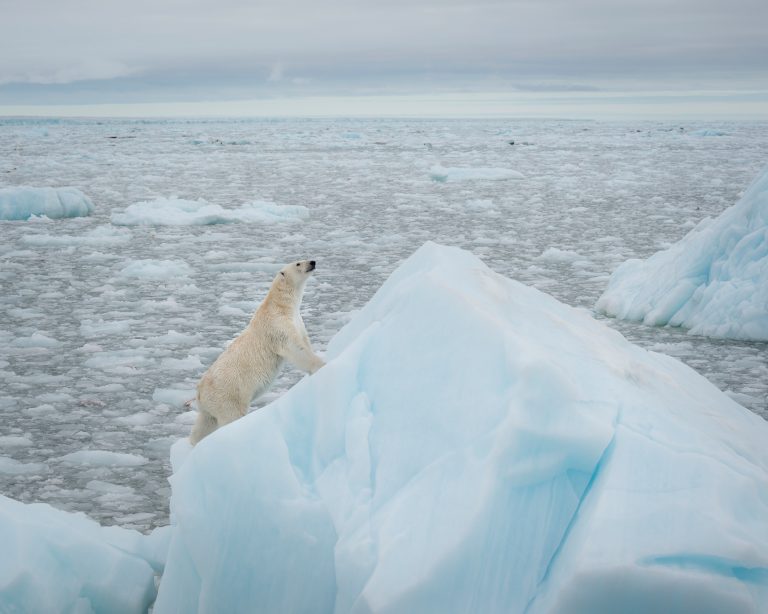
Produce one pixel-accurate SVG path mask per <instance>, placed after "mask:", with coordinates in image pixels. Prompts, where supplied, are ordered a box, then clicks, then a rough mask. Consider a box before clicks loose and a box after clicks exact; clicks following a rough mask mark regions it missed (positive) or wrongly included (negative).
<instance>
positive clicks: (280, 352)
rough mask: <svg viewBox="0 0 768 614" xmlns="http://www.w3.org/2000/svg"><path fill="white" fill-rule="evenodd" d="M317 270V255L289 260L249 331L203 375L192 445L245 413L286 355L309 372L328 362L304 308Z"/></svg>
mask: <svg viewBox="0 0 768 614" xmlns="http://www.w3.org/2000/svg"><path fill="white" fill-rule="evenodd" d="M314 270H315V261H314V260H301V261H299V262H293V263H291V264H288V265H286V266H285V267H284V268H283V269H282V270H281V271H280V272H279V273H278V274H277V275H276V276H275V279H274V281H273V282H272V286H271V287H270V288H269V292H268V293H267V296H266V298H265V299H264V301H263V302H262V303H261V305H260V306H259V308H258V309H257V310H256V313H254V314H253V317H252V318H251V321H250V322H249V324H248V326H247V327H246V328H245V330H244V331H243V332H242V333H240V335H238V337H237V338H236V339H235V340H234V341H233V342H232V343H231V344H230V345H229V347H227V349H225V350H224V351H223V352H222V353H221V355H220V356H219V357H218V358H217V359H216V361H215V362H214V363H213V364H212V365H211V366H210V368H209V369H208V370H207V371H206V372H205V373H204V374H203V377H202V378H200V382H199V383H198V384H197V410H198V414H197V420H196V422H195V425H194V426H193V427H192V432H191V434H190V436H189V440H190V443H192V445H195V444H196V443H197V442H199V441H200V440H201V439H202V438H203V437H205V436H206V435H209V434H210V433H212V432H213V431H215V430H216V429H217V428H218V427H220V426H223V425H225V424H229V423H230V422H232V421H233V420H237V419H238V418H241V417H242V416H244V415H245V413H246V411H247V410H248V406H249V405H250V403H251V401H252V400H253V399H254V398H256V397H257V396H259V395H261V394H263V393H264V392H266V391H267V390H268V389H269V387H270V386H271V384H272V382H273V381H274V379H275V377H276V376H277V374H278V372H279V371H280V367H281V366H282V364H283V362H285V361H286V360H287V361H288V362H290V363H292V364H293V365H295V366H296V367H298V368H299V369H302V370H303V371H306V372H308V373H314V372H315V371H317V370H318V369H319V368H320V367H322V366H323V365H324V364H325V363H324V362H323V360H322V359H321V358H320V357H319V356H317V355H316V354H315V353H314V352H313V351H312V346H311V345H310V343H309V337H308V336H307V329H306V328H304V321H303V320H302V318H301V313H300V308H301V299H302V296H303V295H304V286H305V285H306V283H307V280H308V279H309V277H310V275H311V274H312V272H313V271H314Z"/></svg>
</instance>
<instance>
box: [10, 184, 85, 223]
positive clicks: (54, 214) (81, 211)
mask: <svg viewBox="0 0 768 614" xmlns="http://www.w3.org/2000/svg"><path fill="white" fill-rule="evenodd" d="M91 213H93V203H92V202H91V199H90V198H88V197H87V196H86V195H85V194H83V193H82V192H81V191H80V190H78V189H77V188H31V187H28V186H17V187H12V188H0V220H28V219H29V218H31V217H32V216H35V215H45V216H47V217H49V218H60V217H81V216H85V215H90V214H91Z"/></svg>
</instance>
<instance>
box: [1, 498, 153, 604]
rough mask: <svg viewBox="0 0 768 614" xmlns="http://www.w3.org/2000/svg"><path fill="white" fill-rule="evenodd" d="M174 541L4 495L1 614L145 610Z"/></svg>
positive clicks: (2, 500) (2, 504) (2, 512)
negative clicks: (168, 550) (27, 503)
mask: <svg viewBox="0 0 768 614" xmlns="http://www.w3.org/2000/svg"><path fill="white" fill-rule="evenodd" d="M167 539H168V531H167V528H163V529H156V530H155V532H154V533H153V534H152V535H149V536H145V535H142V534H141V533H139V532H138V531H132V530H129V529H122V528H120V527H101V526H99V524H98V523H96V522H95V521H93V520H91V519H89V518H87V517H86V516H85V515H84V514H71V513H68V512H63V511H61V510H57V509H55V508H53V507H51V506H50V505H47V504H44V503H35V504H30V505H25V504H23V503H20V502H18V501H14V500H12V499H8V498H7V497H3V496H2V495H0V544H2V547H1V548H0V551H1V552H2V553H1V554H0V612H45V613H46V614H55V613H56V612H62V613H64V612H67V613H70V612H78V613H80V612H81V613H83V614H86V613H87V612H105V613H106V612H109V613H110V614H119V613H122V612H125V613H126V614H128V613H133V612H136V613H138V612H145V611H146V610H147V608H148V607H149V605H150V604H151V603H152V601H153V599H154V598H155V593H156V590H155V575H156V574H158V573H160V572H161V571H162V566H163V561H164V558H165V553H166V551H167V543H168V541H167Z"/></svg>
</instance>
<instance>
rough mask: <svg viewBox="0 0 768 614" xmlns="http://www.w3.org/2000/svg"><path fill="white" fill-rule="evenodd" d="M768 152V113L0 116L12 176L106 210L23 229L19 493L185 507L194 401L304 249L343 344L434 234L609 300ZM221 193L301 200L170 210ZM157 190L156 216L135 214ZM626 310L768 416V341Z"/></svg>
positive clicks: (132, 508)
mask: <svg viewBox="0 0 768 614" xmlns="http://www.w3.org/2000/svg"><path fill="white" fill-rule="evenodd" d="M512 142H514V144H510V143H512ZM766 161H768V124H766V123H729V122H716V123H705V122H695V123H694V122H691V123H684V124H679V123H658V122H654V123H650V122H648V123H642V122H631V123H597V122H565V121H519V122H516V121H508V120H494V121H465V120H429V121H427V120H387V121H383V120H381V121H378V120H354V121H353V120H348V121H347V120H275V121H266V120H254V121H222V122H219V121H138V120H137V121H128V120H121V121H109V120H99V121H95V120H94V121H85V120H83V121H74V120H73V121H48V122H46V121H26V120H0V188H10V187H15V186H32V187H39V188H46V187H53V188H56V187H63V186H67V187H74V188H77V189H79V190H81V191H82V192H83V193H84V194H85V195H87V196H88V197H89V198H90V199H91V201H92V202H93V205H94V210H93V212H92V214H91V215H90V216H89V217H79V218H68V219H57V220H45V219H42V220H41V219H39V218H33V219H32V220H30V221H13V222H0V414H2V429H0V492H1V493H2V494H5V495H7V496H10V497H13V498H15V499H18V500H21V501H24V502H33V501H44V502H48V503H51V504H53V505H55V506H56V507H59V508H61V509H66V510H78V511H84V512H87V513H88V514H89V515H91V516H92V517H93V518H95V519H96V520H98V521H99V522H101V523H102V524H119V525H122V526H126V527H131V528H138V529H141V530H147V529H150V528H151V527H154V526H158V525H164V524H167V522H168V495H169V486H168V483H167V477H168V476H169V474H170V465H169V460H168V450H169V447H170V445H171V443H173V442H174V441H175V440H176V439H177V438H179V437H182V436H185V435H187V434H188V432H189V428H190V425H191V422H192V420H193V418H194V415H193V412H189V411H187V409H186V408H185V407H184V401H185V400H186V399H188V398H191V397H192V396H193V389H194V386H195V383H196V381H197V378H198V377H199V375H200V374H201V373H202V372H203V371H204V370H205V368H206V367H207V366H208V365H209V364H210V363H211V362H212V361H213V359H214V358H215V357H216V356H217V355H218V353H219V352H220V351H221V349H222V348H223V347H224V346H225V344H226V342H227V341H228V340H230V339H231V338H232V337H233V336H234V335H235V334H237V333H238V332H239V331H240V330H241V329H242V328H243V327H244V326H245V324H246V323H247V321H248V319H249V317H250V314H251V312H252V311H253V309H255V307H256V306H257V305H258V303H259V301H260V300H261V298H263V296H264V293H265V291H266V289H267V287H268V285H269V283H270V281H271V278H272V276H273V275H274V273H275V271H276V270H277V269H278V268H279V267H280V266H281V265H282V264H284V263H285V262H289V261H291V260H295V259H299V258H312V259H315V260H317V262H318V268H317V273H316V276H315V278H314V279H312V280H311V281H310V282H309V284H308V285H307V291H306V295H305V301H304V309H303V312H304V319H305V322H306V324H307V328H308V330H309V334H310V337H311V338H312V341H313V344H314V345H315V346H316V347H317V348H318V349H319V350H320V351H322V350H324V348H325V346H326V345H327V343H328V341H329V340H330V339H331V337H332V336H333V335H334V334H335V333H336V332H337V331H338V330H339V329H340V328H341V326H342V325H343V324H344V323H346V322H347V321H348V320H349V318H350V314H351V313H352V312H354V311H355V310H357V309H360V308H361V307H362V306H363V305H364V304H365V303H366V302H367V301H368V299H369V298H370V297H371V296H372V295H373V293H374V292H375V290H376V289H377V288H378V287H379V286H380V285H381V284H382V282H383V281H384V280H385V279H386V278H387V276H388V275H389V274H390V273H391V272H392V271H393V270H394V269H395V268H396V266H397V265H398V263H400V262H401V261H402V260H403V259H405V258H406V257H408V256H409V255H410V254H411V253H412V252H413V251H414V250H415V249H416V248H418V247H419V246H420V245H422V244H423V243H424V242H425V241H427V240H433V241H436V242H439V243H442V244H445V245H455V246H459V247H462V248H464V249H468V250H470V251H472V252H473V253H474V254H476V255H477V256H479V257H480V258H481V259H483V260H484V261H485V262H486V263H487V264H488V265H489V266H490V267H491V268H492V269H495V270H496V271H498V272H500V273H502V274H504V275H505V276H507V277H511V278H513V279H517V280H519V281H521V282H523V283H526V284H530V285H533V286H535V287H537V288H539V289H541V290H544V291H546V292H548V293H550V294H552V295H553V296H555V297H556V298H557V299H559V300H561V301H564V302H565V303H568V304H570V305H573V306H579V307H583V308H585V309H588V310H590V311H592V310H593V307H594V304H595V301H596V300H597V298H598V297H599V296H600V294H601V293H602V291H603V290H604V288H605V285H606V282H607V280H608V276H609V275H610V273H611V271H613V269H614V268H615V267H616V266H617V265H619V264H620V263H622V262H623V261H625V260H626V259H628V258H647V257H649V256H650V255H651V254H653V253H655V252H657V251H659V250H660V249H663V248H666V247H668V246H669V245H671V244H672V243H674V242H676V241H678V240H679V239H680V238H681V237H682V236H684V235H685V233H686V232H688V231H689V230H690V229H691V228H692V227H693V226H694V225H695V224H696V223H698V222H699V221H700V220H702V219H703V218H705V217H707V216H716V215H718V214H720V213H721V212H722V211H723V210H724V209H725V208H726V207H729V206H731V205H732V204H733V203H734V202H735V201H736V200H737V199H738V196H739V194H740V193H741V192H742V191H743V190H744V189H746V187H747V185H748V184H749V182H750V181H751V179H752V178H753V177H754V176H755V174H756V173H757V172H758V171H759V170H760V169H761V168H762V167H763V166H764V164H765V163H766ZM435 169H442V170H440V173H439V174H438V175H439V176H437V177H436V171H435ZM443 175H445V178H444V177H443ZM201 199H202V201H204V202H205V203H207V204H209V205H210V207H212V208H215V211H216V212H217V217H215V218H211V220H214V219H215V220H220V216H218V214H220V213H221V211H222V210H224V211H232V212H237V211H241V210H242V207H243V204H244V203H270V207H272V206H274V207H277V208H276V209H270V210H269V213H270V215H262V214H261V213H260V214H259V215H258V216H256V215H250V216H249V218H248V223H214V222H211V223H206V220H207V218H204V217H201V216H199V215H195V216H194V223H190V224H188V225H179V226H176V225H163V224H162V223H153V222H152V220H153V219H161V220H167V216H168V215H173V208H172V207H171V208H169V204H168V203H177V202H180V201H190V202H198V201H200V200H201ZM137 203H142V205H141V207H140V208H138V209H140V213H141V223H138V225H129V226H124V225H120V226H118V225H114V224H113V220H114V219H118V220H120V219H122V218H120V217H119V216H121V215H124V214H125V212H126V210H128V209H129V208H130V207H131V206H132V205H136V204H137ZM151 203H158V204H159V205H162V206H163V207H164V209H163V211H162V212H161V213H159V214H158V216H157V217H156V218H155V217H153V216H152V215H151V214H150V213H151V212H147V210H146V207H147V206H148V204H151ZM174 206H176V205H174ZM206 206H208V205H206ZM279 207H289V208H286V209H279ZM295 207H301V208H302V209H296V208H295ZM187 208H188V207H187ZM303 208H306V209H303ZM138 209H137V208H134V209H131V210H130V211H132V212H135V211H137V210H138ZM275 212H276V213H275ZM187 213H189V211H187ZM193 213H197V209H196V210H195V211H194V212H193ZM299 214H300V215H299ZM113 216H118V217H117V218H114V217H113ZM439 308H440V306H439V305H435V309H439ZM605 321H606V323H607V324H609V325H610V326H612V327H615V328H617V329H618V330H620V331H621V332H622V333H623V334H624V335H625V336H626V337H628V338H629V339H630V340H631V341H633V342H635V343H637V344H639V345H641V346H643V347H645V348H648V349H652V350H655V351H660V352H663V353H666V354H669V355H672V356H675V357H677V358H680V359H681V360H683V361H684V362H686V363H687V364H689V365H690V366H692V367H693V368H694V369H696V370H697V371H699V372H700V373H701V374H702V375H704V376H705V377H707V378H708V379H710V380H711V381H712V382H714V383H715V384H716V385H717V386H718V387H720V388H721V389H722V390H724V391H726V392H727V393H728V394H729V395H731V396H732V397H733V398H734V399H735V400H736V401H738V402H739V403H741V404H742V405H744V406H745V407H748V408H749V409H751V410H752V411H754V412H756V413H757V414H759V415H761V416H762V417H763V418H766V419H768V344H766V343H751V342H743V341H727V340H713V339H709V338H706V337H698V336H694V335H689V334H687V333H686V332H685V331H683V330H679V329H670V328H658V327H649V326H644V325H642V324H639V323H633V322H625V321H617V320H613V319H607V320H605ZM300 377H301V375H300V374H299V373H297V372H296V371H294V370H292V369H286V370H285V372H284V373H283V375H282V376H281V377H280V378H279V379H278V381H277V383H276V385H275V387H274V388H273V389H272V391H271V392H269V393H268V394H267V395H265V396H264V397H262V398H261V399H259V400H258V401H257V402H256V403H255V404H254V407H261V406H262V405H264V404H265V403H267V402H269V401H270V400H273V399H275V398H276V397H277V396H279V395H280V394H282V393H283V392H284V391H285V390H286V389H287V388H288V387H290V386H291V385H292V384H293V383H295V382H296V381H297V380H298V379H299V378H300Z"/></svg>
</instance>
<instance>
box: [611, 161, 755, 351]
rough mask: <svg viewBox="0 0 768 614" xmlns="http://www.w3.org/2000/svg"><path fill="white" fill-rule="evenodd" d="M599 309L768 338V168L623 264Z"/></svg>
mask: <svg viewBox="0 0 768 614" xmlns="http://www.w3.org/2000/svg"><path fill="white" fill-rule="evenodd" d="M597 309H599V310H600V311H603V312H605V313H607V314H608V315H611V316H615V317H617V318H623V319H627V320H642V321H643V322H644V323H645V324H651V325H664V324H669V325H671V326H684V327H686V328H689V329H690V332H691V333H694V334H700V335H709V336H712V337H721V338H729V339H747V340H756V341H768V167H766V168H764V169H763V171H762V172H761V173H760V174H759V175H758V177H757V178H756V179H755V180H754V181H753V182H752V184H751V185H750V186H749V188H748V189H747V191H746V192H745V193H744V195H743V196H742V197H741V199H740V200H739V201H738V202H737V203H736V204H735V205H733V206H732V207H730V208H728V209H726V210H725V211H724V212H723V213H722V214H721V215H720V216H719V217H717V218H716V219H714V220H713V219H706V220H703V221H702V222H701V223H700V224H699V225H698V226H696V227H695V228H694V229H693V230H691V232H689V233H688V234H687V235H686V236H685V237H683V239H682V240H680V241H679V242H678V243H676V244H674V245H673V246H672V247H670V248H669V249H667V250H664V251H661V252H658V253H656V254H654V255H653V256H651V257H650V258H649V259H648V260H645V261H642V260H627V261H626V262H625V263H623V264H622V265H620V266H619V267H618V268H617V269H616V270H615V271H614V272H613V274H612V275H611V278H610V280H609V281H608V287H607V288H606V290H605V292H604V293H603V295H602V296H601V297H600V299H599V300H598V302H597Z"/></svg>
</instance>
